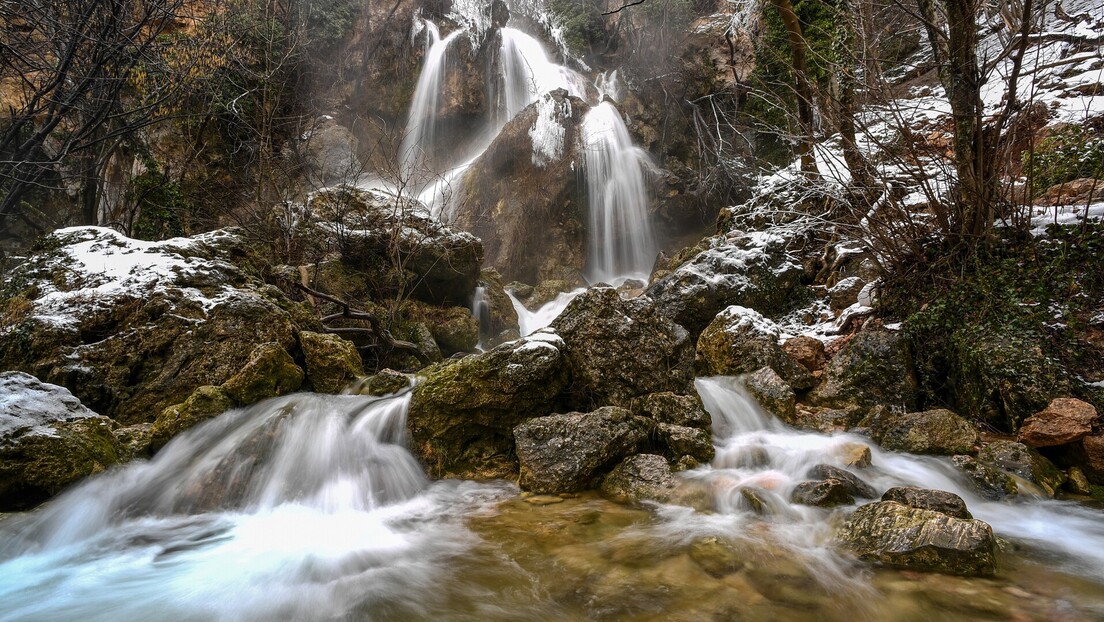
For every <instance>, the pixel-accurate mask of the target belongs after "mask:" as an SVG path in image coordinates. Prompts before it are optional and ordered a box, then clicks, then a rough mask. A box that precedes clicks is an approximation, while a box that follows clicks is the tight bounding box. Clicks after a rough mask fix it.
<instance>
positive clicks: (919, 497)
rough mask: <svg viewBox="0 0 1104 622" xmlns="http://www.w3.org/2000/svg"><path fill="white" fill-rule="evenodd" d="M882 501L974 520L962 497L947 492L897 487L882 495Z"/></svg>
mask: <svg viewBox="0 0 1104 622" xmlns="http://www.w3.org/2000/svg"><path fill="white" fill-rule="evenodd" d="M882 501H896V502H897V503H903V504H904V505H907V506H909V507H910V508H919V509H921V510H931V511H933V512H939V513H940V514H946V515H947V516H953V517H955V518H963V519H970V518H973V516H971V515H970V511H969V510H967V509H966V502H965V501H963V500H962V497H960V496H958V495H956V494H954V493H953V492H947V491H945V490H930V489H928V488H917V487H915V486H896V487H893V488H890V489H889V490H887V491H885V493H884V494H882Z"/></svg>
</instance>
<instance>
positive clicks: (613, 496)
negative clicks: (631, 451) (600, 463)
mask: <svg viewBox="0 0 1104 622" xmlns="http://www.w3.org/2000/svg"><path fill="white" fill-rule="evenodd" d="M675 486H676V482H675V477H674V475H673V474H672V473H671V467H670V465H668V464H667V460H666V459H665V458H663V456H657V455H655V454H636V455H634V456H629V457H628V458H625V459H624V460H622V461H621V463H620V464H618V465H617V466H616V467H614V469H613V470H612V471H610V473H609V475H607V476H606V477H605V479H603V480H602V487H601V491H602V496H604V497H605V498H607V499H609V500H610V501H616V502H617V503H634V504H635V503H640V502H641V501H661V502H662V501H667V500H668V499H670V498H671V496H672V494H673V492H674V489H675Z"/></svg>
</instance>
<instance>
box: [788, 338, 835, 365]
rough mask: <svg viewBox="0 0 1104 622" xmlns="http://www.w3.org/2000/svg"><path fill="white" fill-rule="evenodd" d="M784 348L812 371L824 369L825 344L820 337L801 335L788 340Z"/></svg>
mask: <svg viewBox="0 0 1104 622" xmlns="http://www.w3.org/2000/svg"><path fill="white" fill-rule="evenodd" d="M782 349H783V350H785V351H786V354H789V355H790V356H792V357H793V358H794V360H796V361H797V362H798V363H801V364H802V365H804V366H805V368H806V369H808V370H809V371H811V372H816V371H820V370H821V369H824V361H825V356H824V344H823V343H821V342H820V340H819V339H815V338H813V337H809V336H808V335H801V336H799V337H794V338H793V339H789V340H787V341H786V343H784V344H782Z"/></svg>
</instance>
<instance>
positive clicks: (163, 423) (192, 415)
mask: <svg viewBox="0 0 1104 622" xmlns="http://www.w3.org/2000/svg"><path fill="white" fill-rule="evenodd" d="M233 407H234V401H233V400H231V399H230V396H229V395H227V394H226V392H225V391H223V390H222V389H221V388H219V387H212V386H204V387H199V388H198V389H196V390H195V391H194V392H193V393H192V394H191V395H189V396H188V399H186V400H184V402H183V403H182V404H177V405H175V406H169V407H168V408H166V409H165V410H163V411H161V414H160V415H158V417H157V420H156V421H154V422H153V427H152V428H151V429H150V438H151V446H152V448H153V449H154V450H157V449H160V448H162V447H164V446H165V445H166V444H167V443H168V442H169V441H170V440H172V438H173V437H174V436H176V435H177V434H180V433H181V432H183V431H184V430H187V429H188V428H191V427H192V426H195V425H197V424H200V423H203V422H204V421H206V420H208V419H212V418H214V417H217V416H219V415H221V414H222V413H224V412H226V411H228V410H230V409H231V408H233Z"/></svg>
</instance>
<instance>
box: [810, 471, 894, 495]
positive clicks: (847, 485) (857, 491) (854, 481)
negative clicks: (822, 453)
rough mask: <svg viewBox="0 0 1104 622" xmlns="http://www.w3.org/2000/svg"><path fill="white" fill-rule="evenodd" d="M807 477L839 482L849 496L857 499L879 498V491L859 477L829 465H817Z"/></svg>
mask: <svg viewBox="0 0 1104 622" xmlns="http://www.w3.org/2000/svg"><path fill="white" fill-rule="evenodd" d="M805 477H809V478H812V479H814V480H828V479H834V480H837V481H839V482H840V483H841V484H843V486H844V490H846V491H847V493H848V494H850V495H852V496H855V497H865V498H867V499H876V498H877V497H878V491H877V490H874V487H873V486H871V485H870V484H867V483H866V482H864V481H863V480H862V478H860V477H859V476H858V475H855V474H854V473H852V472H850V471H847V470H844V469H841V468H838V467H834V466H831V465H829V464H818V465H816V466H815V467H813V468H811V469H809V471H808V473H806V474H805Z"/></svg>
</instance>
